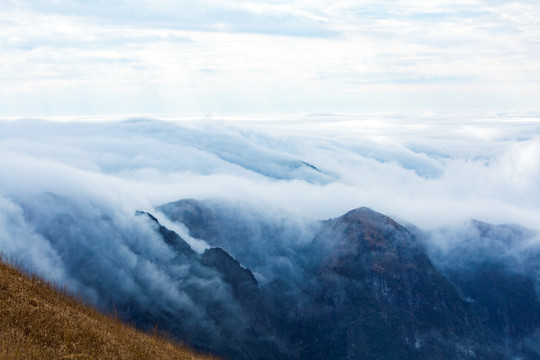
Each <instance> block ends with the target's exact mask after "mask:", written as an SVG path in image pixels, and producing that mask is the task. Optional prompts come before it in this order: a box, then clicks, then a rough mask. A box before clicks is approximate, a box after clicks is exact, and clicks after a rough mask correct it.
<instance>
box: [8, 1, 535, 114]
mask: <svg viewBox="0 0 540 360" xmlns="http://www.w3.org/2000/svg"><path fill="white" fill-rule="evenodd" d="M539 19H540V3H539V2H538V1H536V0H529V1H527V0H525V1H507V0H458V1H450V0H433V1H419V0H402V1H372V0H366V1H350V0H340V1H332V2H330V1H318V0H312V1H307V0H296V1H289V0H287V1H284V0H262V1H249V0H235V1H230V0H218V1H208V0H196V1H195V0H184V1H170V0H153V1H147V0H132V1H125V0H123V1H122V0H112V1H83V0H56V1H40V0H34V1H30V0H3V1H1V2H0V54H1V55H0V116H3V117H32V116H34V117H36V116H37V117H43V116H73V115H111V114H117V115H121V114H130V115H131V114H150V115H162V114H175V115H201V114H202V115H205V114H246V113H317V112H339V113H343V112H345V113H359V112H365V111H444V110H447V111H464V110H489V111H533V110H534V111H537V110H539V108H540V105H539V103H538V99H539V98H540V61H539V60H538V54H540V24H539V22H540V20H539Z"/></svg>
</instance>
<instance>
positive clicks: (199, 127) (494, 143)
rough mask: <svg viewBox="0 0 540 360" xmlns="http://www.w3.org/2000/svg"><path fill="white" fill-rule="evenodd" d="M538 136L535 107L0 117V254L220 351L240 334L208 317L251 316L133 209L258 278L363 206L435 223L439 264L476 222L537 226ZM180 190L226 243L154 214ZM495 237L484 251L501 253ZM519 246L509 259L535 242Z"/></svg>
mask: <svg viewBox="0 0 540 360" xmlns="http://www.w3.org/2000/svg"><path fill="white" fill-rule="evenodd" d="M539 134H540V118H539V117H538V116H535V115H534V114H528V115H520V114H494V113H432V114H408V115H407V114H405V115H396V114H364V115H356V116H354V115H328V114H327V115H324V114H318V115H306V116H298V117H294V118H287V117H281V118H272V119H270V118H262V117H260V118H250V119H243V118H224V119H212V118H206V119H196V120H194V119H180V120H178V119H177V120H172V119H169V120H167V121H165V120H156V119H128V120H122V121H100V122H90V121H89V122H80V121H79V122H75V121H73V122H62V121H44V120H30V119H26V120H24V119H22V120H16V121H2V122H0V169H1V170H2V176H1V177H0V251H1V252H2V253H3V254H4V255H6V256H8V257H10V258H12V259H14V260H16V261H18V262H19V263H21V264H22V265H24V266H26V267H27V268H29V269H30V270H32V271H36V272H38V273H40V274H41V275H43V276H45V277H46V278H48V279H50V280H53V281H56V282H57V283H58V284H61V285H66V286H68V287H70V288H73V289H74V290H75V291H77V292H79V293H82V294H84V296H85V297H86V298H87V299H88V300H89V301H91V302H93V303H95V304H97V305H98V306H101V307H102V308H104V309H109V310H110V309H111V307H112V306H113V304H116V305H118V307H119V308H120V309H122V311H123V313H122V315H123V316H125V317H126V318H130V312H133V313H135V314H137V319H139V320H140V321H141V322H142V323H143V324H146V325H148V323H149V322H151V321H154V320H155V321H158V322H160V323H161V324H168V325H167V326H168V328H169V330H171V331H173V332H174V331H177V333H188V334H193V336H194V338H198V339H208V338H209V337H210V336H214V337H215V338H213V340H212V344H216V348H219V346H220V344H228V343H229V342H230V338H231V337H233V338H237V339H241V338H242V337H241V336H240V335H238V334H235V333H234V332H233V330H232V329H241V328H242V326H240V325H239V324H238V323H235V322H234V321H232V320H231V321H230V322H229V321H228V320H222V321H221V322H219V321H217V320H216V317H215V314H216V311H215V309H220V311H225V313H227V314H229V315H230V314H232V315H230V319H234V318H238V319H240V320H238V321H243V320H242V319H245V318H244V317H242V316H240V315H238V316H236V315H235V314H240V312H241V311H243V310H241V306H240V305H239V303H238V302H236V301H235V300H234V296H235V295H234V291H233V289H232V288H231V287H230V285H229V284H228V283H226V282H225V281H224V279H223V277H222V276H221V275H219V274H218V272H217V271H215V270H212V269H211V268H209V267H205V266H202V265H201V264H199V263H197V262H196V261H192V260H186V259H187V258H186V259H184V258H182V256H186V257H189V256H196V255H189V254H188V255H186V254H178V253H176V252H175V251H174V250H173V249H172V248H171V247H169V246H167V243H166V242H165V241H164V240H163V238H162V236H161V235H160V233H159V231H158V230H159V229H158V228H157V226H156V224H155V223H154V222H152V221H151V220H150V219H149V218H147V217H145V216H135V212H136V211H139V210H140V211H147V212H150V213H152V214H154V215H155V216H156V217H157V218H158V219H159V220H160V222H161V223H162V224H163V225H165V226H167V227H168V228H169V229H171V230H174V231H176V232H177V233H178V234H180V235H181V236H182V237H183V238H184V239H185V240H186V241H187V242H188V243H189V244H190V245H191V247H192V248H193V250H195V252H196V253H199V254H201V253H203V252H204V251H205V249H207V248H208V247H209V246H216V245H217V246H222V247H223V248H224V249H225V250H226V251H228V252H229V253H230V254H231V255H232V256H234V257H235V258H236V259H238V260H239V261H240V262H241V264H242V265H244V266H248V267H249V268H250V269H251V270H252V271H253V273H254V275H255V277H256V279H257V280H258V281H259V283H260V284H263V285H264V284H267V283H268V282H270V281H272V280H274V279H278V278H279V279H286V281H288V282H289V283H290V284H302V283H304V282H305V278H304V276H305V274H304V273H303V272H302V271H303V270H302V269H303V268H302V266H303V265H302V264H299V263H298V261H301V260H298V259H301V257H300V258H296V260H295V256H289V255H290V254H293V255H294V254H296V252H298V251H299V250H298V249H301V248H302V246H306V244H309V243H310V242H311V241H312V240H313V234H314V233H316V231H317V220H325V219H328V218H335V217H338V216H340V215H342V214H344V213H345V212H347V211H349V210H351V209H353V208H357V207H361V206H367V207H371V208H373V209H374V210H376V211H379V212H382V213H384V214H387V215H389V216H392V217H394V218H396V219H397V220H398V221H400V222H403V223H411V224H415V225H416V226H418V227H420V228H422V229H425V230H428V231H431V232H429V234H430V235H431V238H430V240H429V241H430V245H433V246H432V247H430V251H431V253H432V254H435V255H433V256H435V257H436V259H437V261H439V262H440V263H441V264H444V263H445V261H447V260H448V256H447V255H445V254H453V255H452V256H454V255H456V254H458V255H459V254H460V253H461V252H460V251H456V249H458V250H459V249H460V248H461V247H465V248H471V246H469V245H468V243H467V241H469V242H472V243H475V244H483V243H482V241H484V240H483V239H484V238H485V236H484V235H481V234H480V235H479V234H477V231H478V230H475V229H473V230H470V229H469V228H468V226H469V220H470V219H473V218H474V219H477V220H479V221H485V222H490V223H516V224H520V225H522V226H526V227H528V228H531V229H532V230H536V231H539V230H540V227H539V223H538V219H539V218H540V205H539V204H540V189H539V186H538V184H540V135H539ZM184 198H193V199H198V200H202V201H206V203H207V204H213V205H212V206H213V210H215V211H216V212H217V213H219V214H220V215H219V216H220V218H219V219H218V220H219V221H222V222H223V223H224V224H225V223H226V226H224V227H223V229H222V231H221V235H222V236H221V237H219V236H217V237H216V238H214V239H213V240H212V241H213V242H210V241H207V240H210V239H206V238H205V237H204V236H200V237H199V238H198V237H197V235H196V234H192V233H190V232H189V231H188V230H187V228H186V227H184V226H183V224H181V223H173V222H172V221H171V220H170V219H168V218H167V216H165V214H164V213H163V212H162V210H163V208H160V207H159V205H161V204H165V203H168V202H172V201H176V200H179V199H184ZM219 221H218V222H216V224H219ZM441 229H442V230H441ZM444 229H450V230H448V231H447V230H444ZM501 229H502V230H501V233H502V234H503V235H504V234H506V233H509V234H510V233H511V231H510V230H506V229H507V228H506V227H504V226H503V227H501ZM518 229H519V228H518ZM475 231H476V232H475ZM493 231H495V230H493ZM463 234H469V235H470V234H472V235H471V236H462V235H463ZM505 236H506V235H505ZM509 236H510V235H509ZM501 239H502V241H503V242H502V243H500V244H499V243H495V244H496V245H497V246H491V245H490V244H491V243H487V244H488V245H486V246H487V248H489V249H492V250H494V249H501V250H500V252H508V251H507V250H508V249H509V248H512V246H510V245H511V244H510V245H508V244H505V243H504V241H506V240H504V239H505V238H504V236H503V237H501ZM488 240H489V238H488ZM216 241H219V242H218V243H216ZM486 241H487V240H486ZM526 241H528V242H529V243H527V244H521V245H520V246H522V247H521V248H516V249H514V250H515V251H516V252H515V254H514V253H512V254H510V253H509V255H508V256H506V255H505V256H502V258H503V260H504V261H505V262H506V261H507V260H508V259H509V260H508V261H518V263H519V262H520V261H521V259H523V258H524V254H527V253H528V249H531V248H532V247H531V246H534V249H537V248H538V244H540V242H539V239H538V237H537V236H536V237H535V235H534V234H533V235H531V236H529V237H527V238H526ZM509 246H510V247H509ZM480 248H481V247H480ZM512 249H513V248H512ZM514 250H513V251H514ZM445 251H446V253H445ZM494 251H496V250H494ZM195 252H194V254H195ZM300 253H301V251H300ZM514 255H515V256H514ZM516 259H517V260H516ZM302 261H303V260H302ZM533 263H534V262H531V264H533ZM527 271H535V273H536V274H537V273H538V269H537V268H533V270H530V269H529V268H527ZM205 294H206V295H205ZM297 295H298V294H297ZM295 296H296V295H295ZM298 296H300V295H298ZM147 309H152V310H147ZM212 309H214V310H212ZM147 311H148V312H147ZM170 314H184V315H182V316H184V317H185V321H183V322H182V323H181V324H180V323H176V322H171V320H170V319H171V316H170ZM148 319H151V320H148ZM223 319H225V318H223ZM227 319H229V318H227ZM152 324H153V323H152ZM226 334H229V335H228V337H227V335H226ZM272 341H273V340H272ZM272 343H273V344H274V342H272ZM278 343H279V342H276V343H275V344H278ZM276 346H279V344H278V345H276ZM255 348H256V346H255Z"/></svg>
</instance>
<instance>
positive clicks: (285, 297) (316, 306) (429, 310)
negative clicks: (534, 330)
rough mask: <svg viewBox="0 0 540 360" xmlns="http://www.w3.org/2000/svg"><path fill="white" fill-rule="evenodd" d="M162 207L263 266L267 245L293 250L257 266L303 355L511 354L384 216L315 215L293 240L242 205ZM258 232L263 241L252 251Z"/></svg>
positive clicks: (277, 314)
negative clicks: (305, 237)
mask: <svg viewBox="0 0 540 360" xmlns="http://www.w3.org/2000/svg"><path fill="white" fill-rule="evenodd" d="M159 209H160V210H161V211H162V212H164V213H165V214H166V215H168V216H169V217H170V219H171V220H173V221H178V222H182V223H184V224H185V225H186V226H187V227H188V228H189V230H190V232H191V234H192V235H193V236H196V237H200V238H203V239H204V240H206V241H207V242H209V243H210V244H212V245H216V244H219V245H220V246H223V247H224V249H225V250H226V251H227V252H229V253H231V254H233V255H234V256H235V257H237V259H238V260H240V261H241V262H242V263H244V264H254V266H257V261H256V260H255V259H257V256H258V255H260V254H257V251H258V252H259V253H261V254H287V262H286V263H285V265H284V264H283V261H282V260H281V259H280V260H279V261H277V260H276V263H275V264H274V267H260V268H257V274H258V276H259V277H260V278H261V279H262V280H263V281H262V283H260V286H261V290H262V294H263V297H264V299H265V301H266V303H267V306H268V309H269V312H270V315H269V316H270V317H271V318H272V319H274V323H275V324H276V328H277V331H278V333H279V336H280V337H281V338H282V339H285V343H289V344H290V349H289V351H290V353H291V355H292V356H293V357H294V358H298V359H308V358H321V359H385V358H388V359H391V358H401V359H407V358H410V359H496V358H506V356H505V355H503V353H504V352H505V351H506V350H507V349H506V346H505V345H504V343H503V341H501V339H500V338H499V337H498V336H497V335H496V334H494V333H493V332H492V331H490V330H489V328H487V327H486V325H485V324H484V322H483V319H482V317H481V316H480V314H479V313H478V309H476V308H475V307H474V306H472V305H471V304H470V303H469V302H468V301H466V300H464V298H463V297H462V296H460V294H459V293H458V291H456V288H455V287H454V286H453V285H452V283H451V282H449V281H448V280H447V279H446V278H445V277H444V276H442V275H441V273H440V272H439V271H438V270H437V269H436V268H435V267H434V266H433V264H432V263H431V261H430V259H429V258H428V256H427V255H426V253H425V251H424V247H423V246H422V244H420V243H419V242H418V241H417V240H416V238H415V237H414V236H413V235H411V233H409V231H407V230H406V229H405V228H404V227H402V226H400V225H399V224H397V223H396V222H395V221H393V220H392V219H390V218H388V217H386V216H384V215H381V214H379V213H376V212H374V211H372V210H370V209H366V208H361V209H356V210H353V211H351V212H349V213H347V214H345V215H343V216H341V217H339V218H336V219H331V220H327V221H324V222H321V223H319V224H315V226H314V228H315V229H317V231H316V232H314V233H313V237H312V240H311V241H301V242H296V243H295V242H293V243H292V244H289V245H287V244H286V243H283V242H282V241H280V240H279V239H275V236H279V234H281V233H287V232H288V231H291V229H285V230H284V229H283V228H280V227H279V225H277V226H276V227H275V228H272V227H271V225H268V223H266V221H265V220H261V222H262V225H261V224H259V225H253V224H251V222H252V220H253V219H252V218H250V219H249V222H250V223H249V224H244V223H243V221H244V219H243V218H242V216H241V214H242V213H241V212H240V213H235V209H234V208H229V209H227V208H226V207H225V208H224V207H223V205H218V206H215V205H213V204H212V203H210V204H202V203H199V202H197V201H195V200H182V201H179V202H175V203H170V204H166V205H163V206H161V207H160V208H159ZM231 214H232V215H231ZM199 217H200V218H199ZM231 219H234V223H232V224H231ZM278 223H279V222H278ZM254 229H256V231H255V230H254ZM261 229H262V230H261ZM293 232H294V231H293ZM257 236H259V237H261V238H257ZM288 236H289V235H288ZM301 236H302V234H299V237H301ZM250 241H252V243H253V244H258V246H257V247H255V249H251V250H250V251H246V250H245V247H246V246H253V245H252V244H250V245H245V244H246V243H249V242H250ZM261 244H262V245H261ZM268 256H269V257H271V255H268ZM276 267H280V271H275V268H276ZM269 268H271V269H272V270H271V271H270V270H268V269H269ZM281 268H288V269H289V271H285V270H283V269H281ZM265 271H266V272H265Z"/></svg>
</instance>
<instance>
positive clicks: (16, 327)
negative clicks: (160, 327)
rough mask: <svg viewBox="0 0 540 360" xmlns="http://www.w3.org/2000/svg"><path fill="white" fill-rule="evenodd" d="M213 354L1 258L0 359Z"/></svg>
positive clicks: (195, 358)
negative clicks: (111, 312)
mask: <svg viewBox="0 0 540 360" xmlns="http://www.w3.org/2000/svg"><path fill="white" fill-rule="evenodd" d="M20 359H29V360H30V359H32V360H33V359H36V360H37V359H39V360H42V359H58V360H60V359H77V360H78V359H82V360H87V359H160V360H162V359H192V360H203V359H204V360H210V359H215V358H213V357H210V356H206V355H201V354H197V353H195V352H194V351H192V350H190V349H188V348H186V347H183V346H181V345H178V344H174V343H173V342H171V341H168V340H166V339H164V338H162V337H159V336H155V335H150V334H145V333H143V332H141V331H138V330H135V329H134V328H133V327H131V326H128V325H126V324H124V323H121V322H120V321H118V320H116V319H114V318H112V317H109V316H105V315H103V314H101V313H99V312H98V311H96V310H94V309H93V308H91V307H90V306H88V305H84V304H82V303H81V302H80V301H78V300H76V299H75V298H74V297H71V296H68V295H66V294H65V293H62V292H59V291H57V290H56V289H55V288H54V287H53V286H51V285H50V284H48V283H46V282H44V281H43V280H41V279H40V278H38V277H36V276H28V275H26V274H25V273H23V272H22V271H20V270H19V269H17V268H16V267H14V266H12V265H9V264H7V263H6V262H5V261H3V260H2V259H0V360H20Z"/></svg>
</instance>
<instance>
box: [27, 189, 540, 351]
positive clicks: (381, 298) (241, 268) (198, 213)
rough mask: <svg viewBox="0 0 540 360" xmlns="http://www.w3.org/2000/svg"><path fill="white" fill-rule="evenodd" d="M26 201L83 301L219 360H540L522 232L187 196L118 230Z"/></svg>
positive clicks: (535, 297) (533, 273)
mask: <svg viewBox="0 0 540 360" xmlns="http://www.w3.org/2000/svg"><path fill="white" fill-rule="evenodd" d="M40 203H41V204H47V205H46V206H38V205H39V204H40ZM19 205H20V207H21V209H22V216H23V217H24V219H25V221H26V223H27V224H29V226H32V228H33V231H34V232H35V233H37V234H39V236H40V237H41V238H42V239H45V240H47V241H48V244H49V245H48V246H50V247H51V249H52V250H54V251H56V254H57V257H56V259H57V261H58V262H60V263H62V264H63V269H64V272H65V274H64V275H63V276H65V278H66V279H68V280H70V281H71V282H72V283H73V284H75V286H74V287H75V290H76V291H78V292H79V293H81V294H83V296H85V297H86V298H87V299H88V300H89V301H90V302H92V303H94V304H95V305H96V306H97V307H98V308H100V309H102V310H105V311H111V309H113V308H114V310H115V311H117V313H118V316H120V317H121V318H123V319H124V320H126V321H129V322H131V323H133V324H135V325H136V326H137V327H139V328H141V329H146V330H150V329H153V328H155V327H156V326H157V327H159V329H161V330H162V331H165V332H167V333H168V334H170V335H171V336H172V337H174V338H176V339H178V340H180V341H182V342H184V343H187V344H189V345H190V346H192V347H194V348H196V349H198V350H203V351H209V352H212V353H214V354H216V355H218V356H221V357H223V358H227V359H242V360H243V359H261V360H262V359H290V360H302V359H333V360H341V359H343V360H345V359H347V360H349V359H516V358H519V359H540V302H539V290H540V282H539V279H540V276H539V275H540V267H539V264H540V248H539V247H538V242H536V241H535V238H536V237H537V236H538V235H537V234H536V233H535V232H534V231H531V230H528V229H526V228H523V227H520V226H518V225H491V224H487V223H483V222H480V221H475V220H473V221H471V222H470V223H469V224H468V225H467V226H466V227H465V228H459V229H457V228H448V229H436V230H430V231H424V230H420V229H418V228H416V227H415V226H414V225H411V224H404V225H401V224H399V223H398V222H396V221H395V220H393V219H391V218H390V217H387V216H385V215H383V214H380V213H377V212H375V211H373V210H371V209H369V208H358V209H354V210H351V211H349V212H347V213H346V214H344V215H342V216H339V217H337V218H332V219H328V220H324V221H317V220H306V219H298V218H293V217H290V216H288V215H287V214H281V213H280V212H279V210H276V209H265V208H263V207H257V206H247V205H246V204H238V203H230V202H224V201H217V200H205V201H198V200H194V199H184V200H180V201H176V202H172V203H167V204H164V205H161V206H159V207H157V208H155V209H154V210H153V211H151V212H144V211H138V212H136V214H135V215H134V216H133V217H132V218H130V219H122V221H120V220H119V219H115V218H114V214H111V215H104V214H103V212H100V211H101V210H99V211H98V209H93V210H92V211H89V210H88V208H89V204H88V203H74V202H72V201H71V200H69V199H67V198H64V197H61V196H58V195H54V194H43V195H42V196H41V197H38V198H32V200H25V199H19ZM90 208H91V206H90ZM81 209H85V210H84V212H83V211H82V210H81ZM89 214H90V215H89ZM119 224H120V225H119ZM442 239H444V241H443V240H442ZM449 239H450V240H449ZM194 241H197V244H198V246H194ZM201 244H202V245H201ZM52 250H51V251H52Z"/></svg>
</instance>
